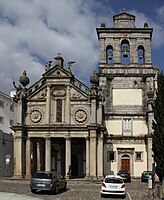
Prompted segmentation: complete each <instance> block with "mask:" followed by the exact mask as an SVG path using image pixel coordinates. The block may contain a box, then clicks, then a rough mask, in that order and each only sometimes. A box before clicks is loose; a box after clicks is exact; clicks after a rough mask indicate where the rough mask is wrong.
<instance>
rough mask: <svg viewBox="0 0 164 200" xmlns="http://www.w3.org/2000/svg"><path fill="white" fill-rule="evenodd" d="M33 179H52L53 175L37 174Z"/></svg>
mask: <svg viewBox="0 0 164 200" xmlns="http://www.w3.org/2000/svg"><path fill="white" fill-rule="evenodd" d="M33 178H42V179H52V173H35V174H34V176H33Z"/></svg>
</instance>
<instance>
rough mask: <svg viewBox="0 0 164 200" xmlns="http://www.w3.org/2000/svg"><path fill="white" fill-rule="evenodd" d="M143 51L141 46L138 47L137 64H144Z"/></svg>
mask: <svg viewBox="0 0 164 200" xmlns="http://www.w3.org/2000/svg"><path fill="white" fill-rule="evenodd" d="M144 54H145V51H144V47H143V46H142V45H140V46H138V63H139V64H144V63H145V55H144Z"/></svg>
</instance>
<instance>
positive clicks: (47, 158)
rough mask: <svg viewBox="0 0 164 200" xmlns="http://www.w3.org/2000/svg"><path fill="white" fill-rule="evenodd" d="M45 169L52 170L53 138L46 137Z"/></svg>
mask: <svg viewBox="0 0 164 200" xmlns="http://www.w3.org/2000/svg"><path fill="white" fill-rule="evenodd" d="M45 143H46V144H45V170H46V171H50V170H51V139H50V138H45Z"/></svg>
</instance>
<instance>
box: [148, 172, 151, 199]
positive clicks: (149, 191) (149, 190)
mask: <svg viewBox="0 0 164 200" xmlns="http://www.w3.org/2000/svg"><path fill="white" fill-rule="evenodd" d="M151 197H152V176H151V175H150V176H149V178H148V199H151Z"/></svg>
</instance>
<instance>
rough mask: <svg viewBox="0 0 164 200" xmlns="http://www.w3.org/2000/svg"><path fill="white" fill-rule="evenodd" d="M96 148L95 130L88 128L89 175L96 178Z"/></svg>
mask: <svg viewBox="0 0 164 200" xmlns="http://www.w3.org/2000/svg"><path fill="white" fill-rule="evenodd" d="M96 153H97V150H96V130H90V177H91V178H93V179H94V178H96V177H97V174H96V164H97V155H96Z"/></svg>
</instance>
